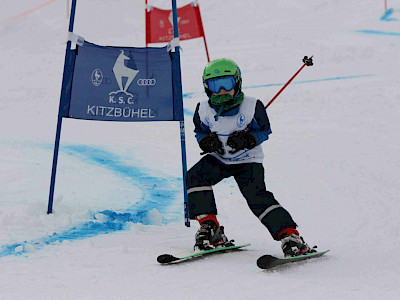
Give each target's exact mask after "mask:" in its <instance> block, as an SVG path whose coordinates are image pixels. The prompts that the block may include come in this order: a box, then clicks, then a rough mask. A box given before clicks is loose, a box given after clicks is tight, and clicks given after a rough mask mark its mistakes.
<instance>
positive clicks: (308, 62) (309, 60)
mask: <svg viewBox="0 0 400 300" xmlns="http://www.w3.org/2000/svg"><path fill="white" fill-rule="evenodd" d="M312 58H313V57H312V56H311V57H310V58H308V57H307V56H304V58H303V63H304V64H303V65H302V66H301V68H300V69H299V70H298V71H297V72H296V74H294V75H293V77H292V78H290V79H289V81H288V82H286V84H285V85H284V86H283V87H282V88H281V89H280V91H279V92H278V93H277V94H276V95H275V96H274V98H272V99H271V101H269V102H268V104H267V105H265V108H266V109H267V108H268V106H270V105H271V103H272V102H274V101H275V99H276V98H277V97H278V96H279V95H280V94H281V93H282V91H283V90H284V89H285V88H286V87H287V86H288V85H289V84H290V83H291V82H292V80H293V79H294V78H295V77H296V76H297V75H298V74H299V73H300V72H301V70H303V68H304V67H305V66H312V65H313V61H312Z"/></svg>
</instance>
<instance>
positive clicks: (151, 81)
mask: <svg viewBox="0 0 400 300" xmlns="http://www.w3.org/2000/svg"><path fill="white" fill-rule="evenodd" d="M137 84H138V85H140V86H146V85H156V79H155V78H151V79H143V78H142V79H138V81H137Z"/></svg>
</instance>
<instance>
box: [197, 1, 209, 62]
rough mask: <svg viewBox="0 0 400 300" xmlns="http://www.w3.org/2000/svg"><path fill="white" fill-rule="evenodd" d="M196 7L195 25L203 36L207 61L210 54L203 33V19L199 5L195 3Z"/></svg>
mask: <svg viewBox="0 0 400 300" xmlns="http://www.w3.org/2000/svg"><path fill="white" fill-rule="evenodd" d="M196 6H197V9H196V15H197V23H198V24H197V25H198V26H199V28H200V29H201V35H202V36H203V41H204V47H205V48H206V54H207V61H208V62H210V55H209V54H208V47H207V42H206V34H205V33H204V28H203V21H202V19H201V14H200V6H199V4H198V3H197V5H196Z"/></svg>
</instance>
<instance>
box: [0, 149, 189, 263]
mask: <svg viewBox="0 0 400 300" xmlns="http://www.w3.org/2000/svg"><path fill="white" fill-rule="evenodd" d="M52 146H53V145H46V146H45V148H49V149H50V148H51V147H52ZM60 151H61V152H64V153H66V154H68V155H71V156H74V157H77V158H79V159H81V160H82V161H83V162H86V163H90V164H94V165H98V166H102V167H104V168H106V169H108V170H111V171H113V172H115V173H116V174H117V175H118V176H121V177H122V178H124V179H125V180H126V179H127V180H129V181H130V182H132V184H134V185H137V186H138V187H139V188H140V189H141V190H142V193H143V196H142V198H141V199H135V200H138V202H137V203H135V204H134V205H133V206H131V207H129V208H128V209H127V210H125V211H123V212H116V211H112V210H104V211H101V212H96V213H94V214H93V216H92V217H93V220H91V221H88V222H86V223H84V224H81V225H77V226H74V227H72V228H71V229H68V230H66V231H64V232H61V233H56V232H55V233H53V234H52V235H50V236H47V237H43V238H38V239H35V240H31V241H24V242H19V243H14V244H9V245H2V246H1V247H0V258H1V257H5V256H9V255H15V256H22V255H24V254H27V253H30V252H32V251H37V250H41V249H43V248H44V247H46V246H49V245H56V244H59V243H62V242H63V241H74V240H82V239H86V238H90V237H94V236H97V235H100V234H108V233H112V232H116V231H121V230H127V229H129V228H130V224H129V223H142V224H144V225H150V224H151V223H150V222H149V220H148V219H147V213H148V212H149V211H150V210H152V209H154V208H157V210H158V211H159V212H160V213H161V214H162V213H163V212H166V211H168V209H169V208H170V206H173V205H175V204H176V201H177V200H178V201H179V198H180V197H178V196H179V193H180V188H181V184H182V178H174V177H169V178H168V177H162V178H159V177H154V176H151V175H150V174H149V173H148V172H146V170H145V169H143V168H137V167H135V166H132V165H125V164H124V162H123V160H122V158H121V157H119V156H117V155H115V154H113V153H111V152H108V151H106V150H104V149H102V148H99V147H93V146H90V145H68V146H61V147H60ZM182 206H183V205H182ZM182 211H183V207H182ZM99 213H100V214H103V215H104V216H106V217H103V216H102V217H101V219H102V220H101V221H99V220H97V219H96V217H95V216H96V215H98V214H99ZM182 218H183V217H182V216H181V213H180V211H178V212H171V211H168V215H163V223H164V224H166V223H169V222H179V221H180V219H182Z"/></svg>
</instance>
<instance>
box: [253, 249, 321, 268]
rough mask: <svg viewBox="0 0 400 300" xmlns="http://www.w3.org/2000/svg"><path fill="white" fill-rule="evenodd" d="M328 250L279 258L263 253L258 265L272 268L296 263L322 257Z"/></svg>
mask: <svg viewBox="0 0 400 300" xmlns="http://www.w3.org/2000/svg"><path fill="white" fill-rule="evenodd" d="M327 252H329V250H326V251H321V252H313V253H309V254H305V255H299V256H294V257H284V258H278V257H275V256H272V255H263V256H261V257H260V258H259V259H258V260H257V266H258V267H259V268H260V269H271V268H274V267H278V266H281V265H285V264H288V263H294V262H298V261H303V260H306V259H311V258H317V257H321V256H322V255H324V254H325V253H327Z"/></svg>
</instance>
